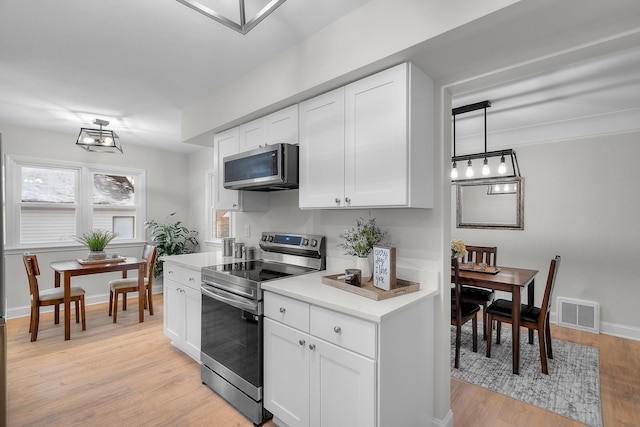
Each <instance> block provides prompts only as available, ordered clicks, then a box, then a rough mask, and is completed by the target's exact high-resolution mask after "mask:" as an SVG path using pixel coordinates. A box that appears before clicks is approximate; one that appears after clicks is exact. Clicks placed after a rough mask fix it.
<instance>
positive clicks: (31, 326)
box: [29, 302, 34, 332]
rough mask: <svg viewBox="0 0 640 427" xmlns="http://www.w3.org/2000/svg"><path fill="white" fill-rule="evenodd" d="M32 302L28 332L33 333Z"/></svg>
mask: <svg viewBox="0 0 640 427" xmlns="http://www.w3.org/2000/svg"><path fill="white" fill-rule="evenodd" d="M33 311H34V308H33V302H32V303H31V314H30V316H29V332H31V331H33Z"/></svg>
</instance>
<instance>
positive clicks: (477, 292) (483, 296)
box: [461, 286, 495, 301]
mask: <svg viewBox="0 0 640 427" xmlns="http://www.w3.org/2000/svg"><path fill="white" fill-rule="evenodd" d="M461 294H462V299H472V300H477V301H493V298H494V297H495V293H494V292H493V291H491V290H489V289H481V288H473V287H468V286H463V287H462V291H461Z"/></svg>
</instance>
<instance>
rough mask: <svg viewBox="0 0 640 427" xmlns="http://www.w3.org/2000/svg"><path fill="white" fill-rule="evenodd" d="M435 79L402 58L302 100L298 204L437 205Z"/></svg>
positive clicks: (343, 205)
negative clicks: (351, 81)
mask: <svg viewBox="0 0 640 427" xmlns="http://www.w3.org/2000/svg"><path fill="white" fill-rule="evenodd" d="M432 124H433V82H432V81H431V79H430V78H429V77H428V76H427V75H425V74H424V73H423V72H422V71H421V70H420V69H418V68H417V67H416V66H415V65H413V64H411V63H403V64H400V65H397V66H395V67H392V68H390V69H387V70H384V71H381V72H379V73H377V74H374V75H371V76H369V77H366V78H364V79H361V80H358V81H356V82H353V83H351V84H348V85H346V86H344V87H340V88H338V89H335V90H333V91H331V92H327V93H324V94H322V95H319V96H317V97H315V98H312V99H309V100H307V101H305V102H302V103H301V104H300V208H302V209H305V208H306V209H313V208H362V207H412V208H431V207H433V125H432Z"/></svg>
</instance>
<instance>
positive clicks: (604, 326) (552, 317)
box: [549, 312, 640, 341]
mask: <svg viewBox="0 0 640 427" xmlns="http://www.w3.org/2000/svg"><path fill="white" fill-rule="evenodd" d="M549 322H551V323H554V324H556V325H557V324H558V313H557V312H553V313H551V314H549ZM600 333H601V334H603V335H611V336H614V337H620V338H625V339H628V340H634V341H640V328H636V327H634V326H627V325H620V324H618V323H610V322H600Z"/></svg>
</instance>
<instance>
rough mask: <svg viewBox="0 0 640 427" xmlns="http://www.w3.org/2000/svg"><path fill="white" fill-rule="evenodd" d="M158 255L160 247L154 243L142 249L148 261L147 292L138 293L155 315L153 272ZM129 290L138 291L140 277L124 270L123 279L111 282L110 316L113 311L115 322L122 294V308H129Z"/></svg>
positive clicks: (145, 281) (145, 282)
mask: <svg viewBox="0 0 640 427" xmlns="http://www.w3.org/2000/svg"><path fill="white" fill-rule="evenodd" d="M157 256H158V248H156V247H155V246H153V245H149V244H146V245H144V248H143V249H142V258H143V259H145V260H146V261H147V269H146V274H145V277H144V285H145V292H144V295H138V298H144V307H145V308H147V307H149V314H150V315H153V299H152V295H151V294H152V288H153V273H154V269H155V265H156V258H157ZM129 292H138V278H137V277H129V278H128V277H127V272H126V271H123V272H122V279H116V280H111V281H110V282H109V316H111V315H112V313H113V323H116V321H117V319H118V298H119V295H120V294H122V310H126V309H127V294H128V293H129Z"/></svg>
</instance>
